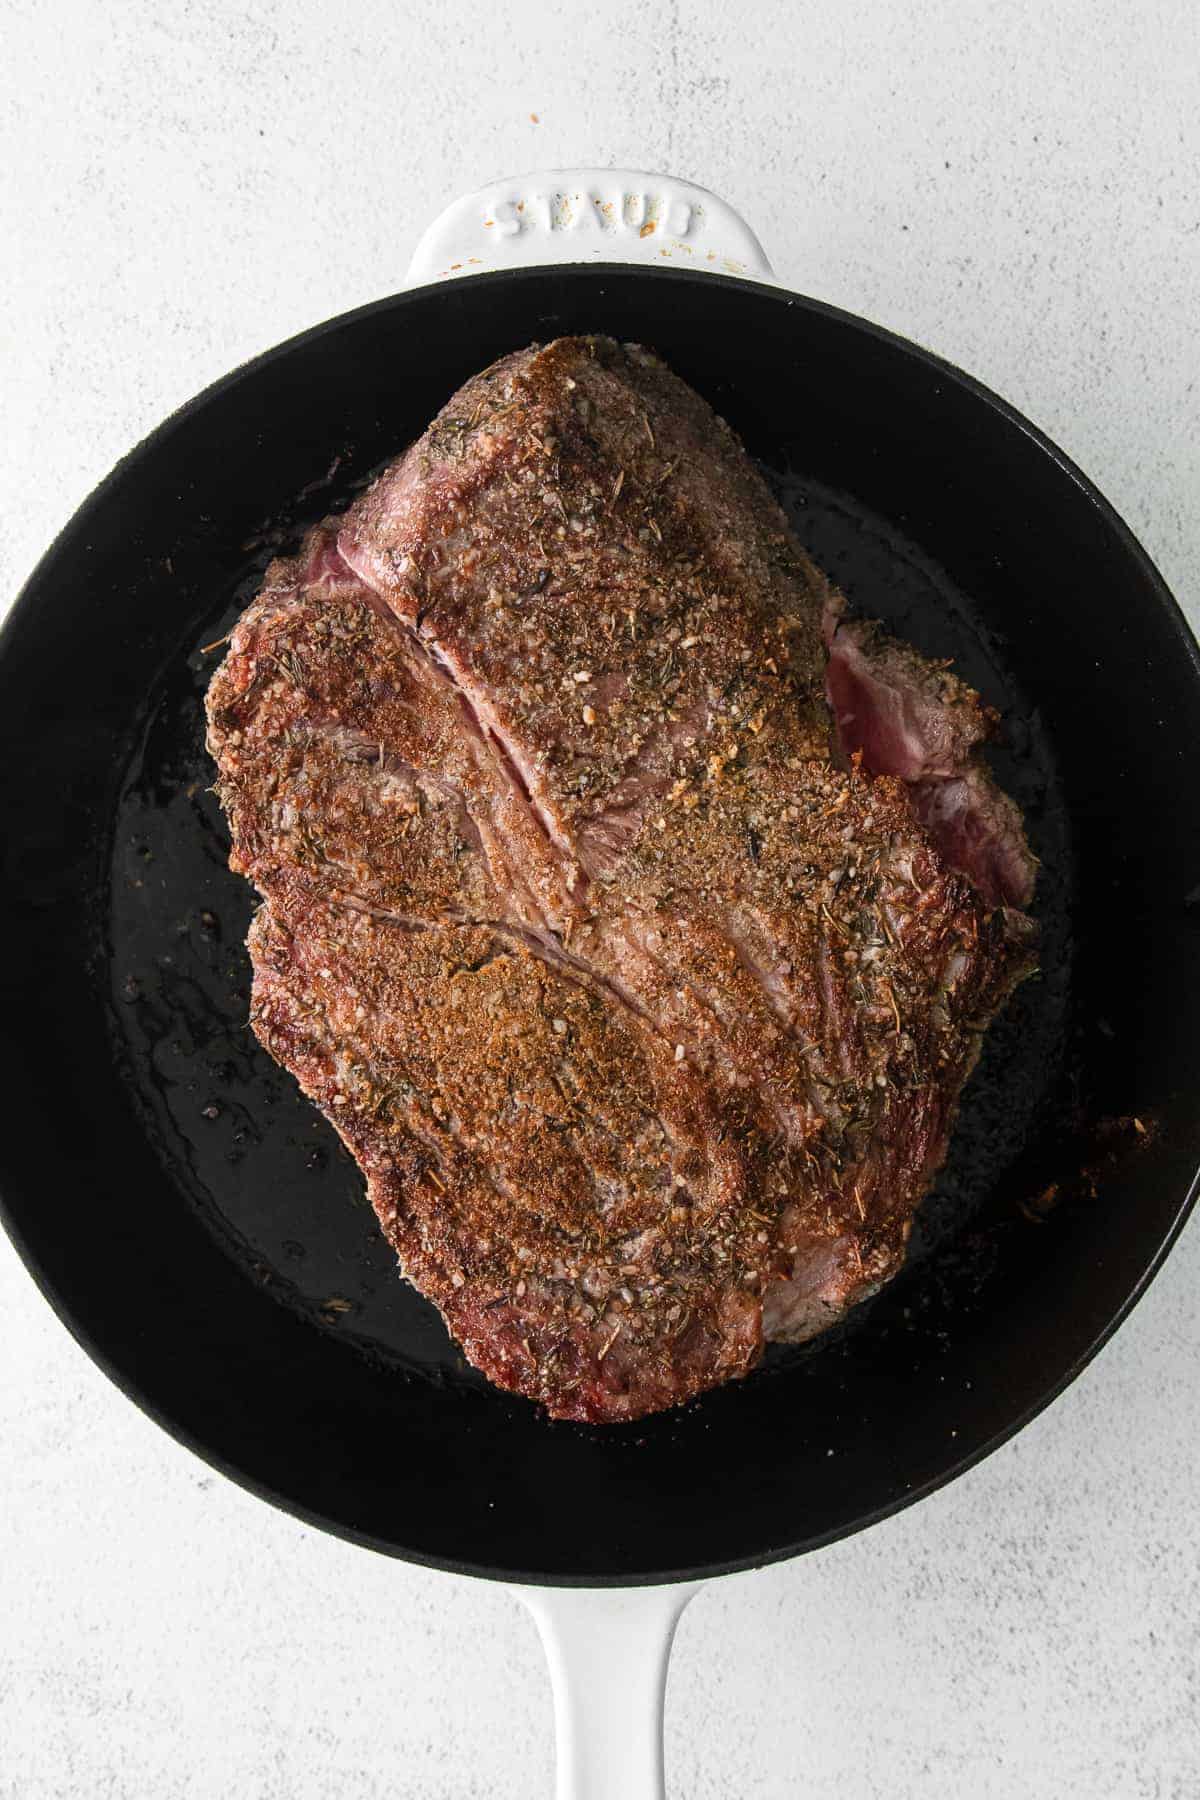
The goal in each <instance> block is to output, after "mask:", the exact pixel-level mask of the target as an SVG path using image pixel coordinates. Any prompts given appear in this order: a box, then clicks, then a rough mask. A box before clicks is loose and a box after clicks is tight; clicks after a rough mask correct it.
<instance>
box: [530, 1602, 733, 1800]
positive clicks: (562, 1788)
mask: <svg viewBox="0 0 1200 1800" xmlns="http://www.w3.org/2000/svg"><path fill="white" fill-rule="evenodd" d="M702 1586H703V1583H702V1582H696V1581H694V1582H689V1583H681V1584H679V1585H677V1586H674V1587H648V1588H514V1590H513V1592H514V1593H515V1594H516V1595H517V1597H518V1599H520V1600H521V1601H522V1602H523V1603H524V1605H525V1606H526V1607H528V1609H529V1611H530V1612H531V1613H532V1614H533V1616H534V1619H535V1620H536V1622H537V1628H538V1631H539V1632H540V1633H541V1638H542V1646H543V1648H544V1649H545V1652H546V1661H547V1662H548V1663H549V1665H550V1684H551V1687H552V1688H553V1691H554V1726H555V1735H556V1738H557V1742H558V1780H557V1785H556V1788H555V1793H556V1796H557V1800H665V1794H666V1789H665V1787H664V1785H663V1701H664V1698H665V1695H666V1688H667V1664H668V1662H669V1661H670V1657H671V1643H672V1640H673V1639H674V1636H675V1627H676V1625H678V1623H679V1618H680V1614H681V1613H682V1612H683V1609H684V1607H685V1606H686V1605H687V1603H688V1601H689V1600H691V1599H692V1598H693V1596H694V1595H695V1594H697V1593H699V1591H700V1588H701V1587H702Z"/></svg>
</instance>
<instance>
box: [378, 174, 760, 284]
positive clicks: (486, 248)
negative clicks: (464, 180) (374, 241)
mask: <svg viewBox="0 0 1200 1800" xmlns="http://www.w3.org/2000/svg"><path fill="white" fill-rule="evenodd" d="M572 262H629V263H656V264H658V265H660V266H662V267H664V268H677V269H678V268H695V269H709V270H716V271H718V272H719V273H721V274H724V275H745V276H748V277H749V278H750V279H752V280H754V281H773V280H774V279H775V275H774V271H773V270H772V268H771V265H770V263H769V262H768V261H767V258H766V255H765V253H764V251H763V247H762V245H761V244H760V243H759V241H758V239H757V238H756V237H755V235H754V233H753V231H751V229H750V227H749V225H747V223H746V221H745V220H744V219H743V218H742V217H741V215H740V214H739V213H737V212H735V211H734V209H733V207H732V206H730V205H728V203H727V202H726V201H724V200H721V199H719V198H718V197H717V195H716V194H710V193H709V192H708V189H707V188H702V187H696V185H695V184H694V183H693V182H690V181H679V180H678V179H677V178H676V177H675V176H674V175H648V174H646V173H645V172H644V171H641V170H638V169H547V170H544V171H543V172H542V173H540V174H536V175H514V176H511V177H509V178H508V179H507V180H504V181H493V182H491V183H490V184H489V185H488V186H487V187H483V188H479V189H478V190H477V192H475V193H473V194H464V195H463V197H462V199H461V200H456V201H455V202H454V203H453V205H451V206H448V207H447V208H446V210H445V212H443V213H441V214H439V216H438V217H437V218H436V219H435V220H434V221H433V224H432V225H431V226H430V227H429V229H428V230H427V231H426V232H425V235H424V236H423V237H422V239H421V241H420V243H419V244H418V245H417V247H416V249H415V250H414V251H413V257H412V261H411V263H410V264H409V267H408V276H407V282H408V285H409V287H418V286H420V285H422V284H423V283H425V282H430V281H441V280H444V279H446V278H447V277H452V276H455V275H479V274H482V273H483V271H484V270H485V269H518V268H532V267H539V266H544V265H545V264H549V263H572Z"/></svg>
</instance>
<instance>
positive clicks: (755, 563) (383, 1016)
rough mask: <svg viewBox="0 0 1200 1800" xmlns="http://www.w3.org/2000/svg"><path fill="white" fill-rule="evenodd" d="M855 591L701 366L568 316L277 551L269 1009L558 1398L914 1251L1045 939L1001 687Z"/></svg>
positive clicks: (307, 1082) (708, 1372)
mask: <svg viewBox="0 0 1200 1800" xmlns="http://www.w3.org/2000/svg"><path fill="white" fill-rule="evenodd" d="M841 610H842V608H841V600H840V597H839V596H838V594H837V593H836V592H835V591H834V590H832V589H831V587H830V585H829V583H828V582H827V581H826V580H825V579H824V577H823V576H822V575H821V573H820V571H819V570H818V569H816V568H815V567H814V566H813V564H812V563H811V562H810V561H809V559H808V557H807V556H806V555H805V553H804V551H803V550H802V549H801V548H800V546H799V545H798V544H797V542H796V541H795V539H794V538H793V536H792V535H791V532H790V531H789V529H788V527H787V524H786V522H785V520H784V517H783V515H782V513H781V511H780V509H779V507H778V506H777V505H776V503H775V502H774V500H773V499H772V497H771V495H770V493H769V492H768V490H767V488H766V487H765V485H764V483H763V482H762V480H761V479H760V477H759V475H758V474H757V473H756V471H755V469H754V468H753V466H752V465H751V463H750V461H749V459H748V458H747V456H746V455H745V453H744V451H743V450H742V447H741V445H740V444H739V443H738V441H737V439H736V438H735V436H734V434H733V433H732V431H730V429H729V428H728V427H727V426H726V425H725V424H724V423H723V421H721V420H720V419H718V418H716V417H715V416H714V414H713V413H712V411H711V410H710V409H709V407H708V406H707V405H706V404H705V403H704V402H703V401H702V400H701V399H700V398H699V397H698V396H697V395H696V394H695V393H693V392H692V390H691V389H690V388H688V387H687V386H685V385H684V383H683V382H681V381H680V380H678V379H677V378H676V377H675V376H674V375H672V374H671V373H670V372H669V371H668V370H667V369H666V368H664V366H663V365H662V363H661V362H659V361H658V360H657V358H656V357H654V356H653V355H651V354H649V353H648V352H647V351H645V350H642V349H639V348H636V347H634V346H625V347H621V346H619V345H617V344H615V343H613V342H611V341H609V340H607V339H603V338H584V339H579V338H576V339H563V340H560V341H559V342H556V343H553V344H550V345H548V346H546V347H545V348H540V349H539V348H533V349H529V350H525V351H522V352H520V353H519V354H516V355H513V356H509V357H506V358H505V359H504V360H503V361H501V362H499V363H497V364H495V365H494V366H493V367H492V368H490V369H488V370H486V371H485V372H484V373H483V374H481V375H479V376H477V377H475V379H473V380H471V381H469V382H468V383H467V384H466V386H465V387H464V388H463V389H462V390H461V392H460V393H458V394H457V395H455V397H454V399H453V400H452V401H451V402H450V404H449V405H448V406H447V407H446V408H445V410H444V411H443V412H442V413H441V414H440V415H439V417H438V418H437V419H436V420H435V421H434V423H433V425H432V426H431V427H430V429H429V431H428V432H427V433H426V434H425V436H424V437H423V438H422V439H421V440H420V441H419V442H418V443H417V444H415V445H414V446H413V447H412V448H411V449H410V450H409V451H408V452H407V454H406V455H404V456H403V457H401V459H400V460H399V461H398V462H396V463H395V464H393V465H392V466H391V467H390V468H389V469H387V470H386V471H385V473H384V474H383V475H382V476H381V477H380V478H379V479H378V480H377V481H376V483H375V484H374V486H373V487H372V488H371V489H370V490H369V491H368V492H367V493H366V494H365V495H364V496H363V497H362V498H361V499H360V500H359V501H358V502H357V504H356V505H355V506H354V507H353V508H352V509H351V511H350V512H349V513H348V514H347V515H346V516H345V517H344V518H342V519H340V520H337V519H334V520H330V521H329V522H327V523H326V524H325V525H323V526H321V527H319V528H318V529H317V530H315V531H314V532H312V533H311V534H310V535H309V537H308V539H307V540H306V542H305V543H304V545H303V546H302V548H301V550H300V552H299V554H298V555H296V556H294V557H292V558H289V559H286V560H283V561H279V562H276V563H275V564H273V565H272V567H271V569H270V571H269V572H268V575H267V580H266V585H265V587H264V588H263V591H262V593H261V594H260V595H259V597H258V599H257V600H256V601H255V602H254V604H253V605H252V606H251V607H250V608H249V610H248V611H247V612H246V613H245V614H244V616H243V617H242V619H241V620H240V622H239V623H238V625H237V628H236V630H235V631H234V633H233V636H232V642H231V645H230V649H229V653H228V655H227V657H226V659H225V661H224V663H223V665H222V667H221V668H220V670H219V671H218V673H217V674H216V676H215V678H214V680H213V683H212V687H211V689H210V692H209V699H208V707H209V719H210V740H209V741H210V747H211V750H212V754H213V756H214V757H215V758H216V761H217V764H218V767H219V771H220V781H219V792H220V795H221V799H222V802H223V804H224V806H225V809H226V811H227V813H228V816H229V821H230V826H231V830H232V835H233V852H232V857H231V863H232V866H233V867H234V868H235V869H238V870H240V871H242V872H243V873H244V874H246V875H247V876H248V877H249V878H250V879H251V880H252V881H253V882H254V884H255V886H256V887H257V888H258V890H259V892H260V893H261V894H262V897H263V902H264V904H263V906H262V908H261V910H260V911H259V913H258V915H257V917H256V919H255V921H254V924H253V926H252V928H251V932H250V953H251V958H252V961H253V964H254V996H253V1012H252V1018H253V1023H254V1029H255V1031H256V1032H257V1034H258V1036H259V1038H260V1040H261V1041H262V1043H263V1044H264V1045H265V1046H266V1048H267V1049H268V1050H269V1051H270V1052H271V1054H272V1055H273V1056H274V1057H275V1058H276V1059H277V1060H278V1061H279V1062H281V1063H282V1064H283V1065H284V1066H285V1067H286V1068H288V1069H290V1070H291V1071H292V1072H293V1073H294V1074H295V1076H296V1077H297V1079H298V1080H299V1082H300V1083H301V1085H302V1087H303V1088H304V1090H305V1092H306V1093H307V1094H309V1095H310V1096H311V1098H312V1099H313V1100H314V1101H315V1102H316V1103H317V1105H318V1106H319V1107H320V1108H321V1110H322V1111H323V1112H324V1113H325V1115H326V1117H327V1118H329V1119H330V1120H331V1122H332V1123H333V1124H334V1126H335V1127H336V1128H337V1130H338V1132H339V1133H340V1134H341V1136H342V1138H343V1140H344V1141H345V1143H346V1144H347V1145H348V1146H349V1148H350V1149H351V1151H352V1152H353V1154H354V1155H355V1157H356V1158H357V1159H358V1162H359V1163H360V1165H361V1167H362V1170H363V1173H364V1175H365V1176H366V1179H367V1184H368V1189H369V1193H370V1196H371V1200H372V1202H373V1204H374V1206H375V1210H376V1212H377V1214H378V1216H379V1220H380V1223H381V1224H382V1226H383V1229H384V1231H385V1232H386V1234H387V1236H388V1238H389V1240H390V1242H391V1243H392V1245H393V1246H394V1248H395V1250H396V1252H397V1254H398V1256H399V1258H400V1265H401V1269H402V1271H403V1273H404V1274H405V1275H406V1276H407V1277H408V1279H409V1280H410V1281H412V1282H413V1283H415V1285H416V1286H417V1287H418V1288H419V1289H420V1290H421V1292H422V1293H424V1294H426V1295H427V1296H428V1297H429V1298H430V1299H431V1300H433V1301H434V1302H435V1303H436V1305H437V1306H438V1307H439V1308H440V1310H441V1312H442V1314H443V1316H444V1317H445V1319H446V1322H447V1324H448V1326H449V1328H450V1330H451V1331H452V1333H453V1334H454V1336H455V1338H456V1339H457V1340H458V1342H459V1343H460V1344H461V1345H462V1347H463V1349H464V1350H465V1352H466V1354H467V1355H468V1356H469V1357H470V1359H471V1361H472V1362H474V1363H475V1364H477V1365H478V1367H479V1368H480V1369H482V1370H483V1371H484V1372H485V1373H486V1374H487V1375H488V1376H489V1377H490V1378H491V1380H493V1381H494V1382H497V1383H498V1384H499V1385H501V1386H502V1387H506V1388H512V1389H515V1390H516V1391H517V1392H519V1393H522V1394H525V1395H527V1396H528V1397H529V1398H531V1399H533V1400H538V1401H541V1402H544V1404H545V1405H546V1406H547V1407H548V1409H549V1411H550V1412H551V1414H552V1415H553V1416H554V1417H556V1418H562V1419H579V1420H591V1421H612V1420H619V1419H631V1418H636V1417H638V1416H639V1415H641V1414H644V1413H648V1412H653V1411H655V1410H657V1409H660V1408H663V1407H668V1406H671V1405H674V1404H675V1403H677V1402H679V1401H682V1400H685V1399H687V1398H688V1397H689V1396H690V1395H693V1394H696V1393H699V1392H700V1391H701V1390H703V1389H705V1388H709V1387H712V1386H713V1385H714V1384H716V1383H718V1382H721V1381H725V1380H728V1379H729V1378H731V1377H733V1376H736V1375H741V1374H744V1373H745V1372H746V1370H748V1369H749V1368H751V1367H752V1366H753V1364H754V1363H755V1361H756V1359H757V1358H758V1356H759V1354H760V1351H761V1347H762V1343H763V1339H764V1337H775V1338H786V1339H790V1340H795V1341H798V1340H801V1339H804V1338H807V1337H810V1336H812V1335H813V1334H815V1333H816V1332H819V1331H821V1330H823V1329H824V1328H825V1327H826V1326H828V1325H829V1324H831V1323H832V1322H833V1321H834V1320H836V1319H838V1318H840V1317H841V1316H842V1315H843V1314H844V1313H845V1312H846V1310H847V1308H849V1307H851V1306H853V1305H854V1304H855V1303H856V1302H857V1301H859V1300H861V1299H862V1298H863V1297H864V1296H866V1295H868V1294H870V1293H872V1292H873V1291H874V1290H875V1289H876V1288H878V1287H879V1285H880V1283H882V1282H884V1281H886V1280H887V1279H888V1277H889V1276H891V1275H893V1274H894V1273H895V1272H896V1270H897V1269H898V1268H899V1266H900V1264H901V1262H902V1260H903V1257H904V1250H905V1242H906V1239H907V1237H908V1233H909V1228H910V1225H911V1221H912V1217H913V1212H914V1209H915V1208H916V1206H917V1204H918V1202H919V1201H920V1199H921V1197H922V1195H923V1194H924V1192H925V1190H926V1188H927V1186H928V1185H929V1181H930V1178H931V1175H932V1173H933V1172H934V1170H935V1169H936V1168H937V1167H938V1165H939V1164H940V1162H941V1161H942V1159H943V1156H944V1154H945V1150H946V1144H947V1140H948V1136H949V1132H950V1127H951V1123H952V1120H953V1116H954V1110H955V1106H956V1103H957V1100H958V1095H959V1092H960V1090H961V1088H962V1085H963V1082H964V1081H965V1079H966V1077H967V1075H968V1074H969V1072H970V1070H971V1068H972V1065H973V1064H974V1062H975V1059H976V1055H977V1053H978V1049H979V1044H980V1039H981V1036H982V1034H983V1032H984V1030H985V1029H986V1027H987V1024H988V1022H989V1020H990V1019H991V1018H992V1016H993V1014H994V1013H995V1012H996V1010H997V1008H998V1007H999V1006H1000V1005H1001V1004H1002V1002H1003V1000H1004V998H1005V996H1006V995H1007V993H1008V992H1009V991H1010V989H1011V988H1012V986H1013V984H1014V983H1015V982H1016V981H1017V980H1018V979H1019V978H1020V977H1021V976H1022V975H1023V974H1024V973H1026V972H1027V971H1028V969H1029V967H1030V966H1031V952H1030V940H1031V927H1030V926H1029V924H1028V921H1027V920H1026V919H1025V918H1024V916H1023V914H1021V913H1020V912H1019V911H1018V910H1017V909H1018V908H1019V907H1021V906H1022V905H1024V904H1025V902H1026V901H1027V900H1028V898H1029V896H1030V892H1031V889H1032V875H1033V864H1032V859H1031V858H1030V856H1029V852H1028V850H1027V849H1026V846H1025V842H1024V838H1023V835H1022V832H1021V825H1020V819H1019V815H1018V814H1017V811H1016V808H1015V807H1014V806H1013V805H1012V803H1011V801H1009V800H1008V799H1007V798H1006V797H1005V796H1003V795H1002V794H1000V793H999V792H998V790H997V789H996V788H995V787H994V785H993V784H992V782H991V779H990V776H989V775H988V774H987V771H986V769H985V767H984V765H983V764H982V762H981V761H980V759H979V751H978V746H979V744H980V741H981V739H982V738H983V737H984V736H985V735H986V733H987V732H988V730H989V729H990V728H991V726H992V724H993V723H994V720H993V718H992V716H991V715H989V714H988V712H987V711H986V709H984V708H983V707H981V705H980V704H979V701H978V698H977V696H976V695H975V694H973V693H972V692H971V690H970V689H968V688H966V687H965V686H964V685H963V684H962V683H961V682H959V681H958V680H957V679H956V678H955V677H954V676H953V675H952V674H950V673H949V671H947V670H946V669H944V668H934V667H932V666H931V665H929V664H927V663H925V662H923V661H922V660H921V659H920V658H919V657H918V656H917V655H916V654H915V652H913V651H912V650H910V649H908V648H906V647H904V646H902V645H899V644H896V643H894V642H891V641H889V640H888V639H886V638H885V637H883V636H882V634H881V633H880V632H879V631H878V630H876V629H874V628H870V627H864V626H862V625H858V624H849V623H844V622H842V620H841ZM827 680H828V694H827V691H826V683H827Z"/></svg>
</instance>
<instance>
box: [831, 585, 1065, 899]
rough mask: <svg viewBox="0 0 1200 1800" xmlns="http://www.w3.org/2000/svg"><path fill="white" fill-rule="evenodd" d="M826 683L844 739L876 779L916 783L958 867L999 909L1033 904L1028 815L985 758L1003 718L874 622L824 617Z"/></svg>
mask: <svg viewBox="0 0 1200 1800" xmlns="http://www.w3.org/2000/svg"><path fill="white" fill-rule="evenodd" d="M826 629H827V635H828V640H829V662H828V667H827V669H826V675H825V681H826V688H827V692H828V695H829V704H830V706H831V708H832V709H833V714H834V719H835V721H836V724H837V731H838V738H839V742H840V744H841V747H842V750H843V751H844V752H845V754H847V755H854V754H858V755H861V757H862V759H863V762H864V764H865V766H866V768H867V769H868V770H869V771H870V772H871V773H872V774H875V775H898V776H899V777H900V778H901V780H903V781H906V782H908V783H909V785H910V788H911V791H912V800H913V806H914V808H915V809H916V813H917V817H918V818H919V819H920V821H921V824H922V825H923V826H924V828H925V830H926V831H927V832H928V833H929V836H930V837H931V838H932V840H933V842H934V843H935V844H936V845H937V847H938V849H939V851H940V853H941V855H942V856H943V857H944V858H945V859H946V861H947V862H948V863H949V864H950V865H951V867H952V868H956V869H961V870H962V871H963V873H964V874H966V875H968V876H969V877H970V879H971V880H972V882H973V883H974V884H975V886H976V888H977V889H978V890H979V892H980V893H981V894H982V895H983V897H984V899H985V900H987V901H988V902H989V903H990V904H991V905H993V906H1000V905H1003V906H1009V907H1013V908H1020V907H1024V906H1028V904H1029V902H1030V900H1031V899H1032V898H1033V889H1034V883H1035V881H1036V878H1037V858H1036V857H1035V856H1034V855H1033V853H1032V851H1031V850H1030V848H1029V845H1028V843H1027V841H1026V838H1025V827H1024V824H1023V822H1022V819H1021V814H1020V812H1019V810H1018V809H1017V807H1016V805H1015V804H1014V803H1013V801H1012V800H1011V799H1010V798H1009V796H1008V795H1007V794H1005V793H1004V792H1002V790H1001V789H1000V788H999V787H998V786H997V785H996V782H995V781H994V780H993V778H992V775H991V771H990V770H989V769H988V767H987V765H986V763H985V762H984V761H983V759H982V757H981V755H980V749H981V746H982V745H983V744H984V743H985V741H986V740H987V739H988V738H989V737H990V736H992V734H993V733H994V732H995V730H996V728H997V726H998V724H999V718H998V715H997V714H996V713H995V712H994V711H993V710H992V709H991V707H987V706H984V705H983V704H982V703H981V701H980V698H979V695H978V694H977V693H976V692H975V690H974V688H971V687H968V686H967V684H966V682H965V681H962V680H960V679H959V677H958V676H957V675H955V674H954V672H953V671H952V670H951V669H950V668H948V667H947V666H946V665H945V664H944V663H934V662H929V661H928V660H927V659H926V658H925V657H923V656H920V655H918V653H917V652H916V651H915V650H914V649H913V648H912V647H911V645H909V644H904V643H901V642H900V641H899V640H898V639H896V638H893V637H889V636H888V634H887V633H886V632H885V631H884V630H883V628H882V626H880V625H879V624H877V623H876V622H874V621H872V620H861V619H854V620H844V619H841V618H840V617H839V616H838V613H837V611H836V610H831V612H830V613H829V614H827V617H826Z"/></svg>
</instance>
